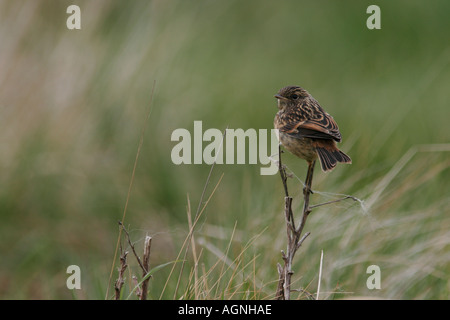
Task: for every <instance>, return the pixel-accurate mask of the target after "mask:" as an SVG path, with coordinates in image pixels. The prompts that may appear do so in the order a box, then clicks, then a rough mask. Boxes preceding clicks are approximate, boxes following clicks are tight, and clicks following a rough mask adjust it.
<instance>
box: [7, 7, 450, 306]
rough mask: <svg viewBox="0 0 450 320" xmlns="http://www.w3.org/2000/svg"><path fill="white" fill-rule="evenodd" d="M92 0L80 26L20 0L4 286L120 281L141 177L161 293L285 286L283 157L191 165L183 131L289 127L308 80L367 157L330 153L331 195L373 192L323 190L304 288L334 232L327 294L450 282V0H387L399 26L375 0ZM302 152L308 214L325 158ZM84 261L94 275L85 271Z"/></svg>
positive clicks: (302, 295)
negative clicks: (375, 24)
mask: <svg viewBox="0 0 450 320" xmlns="http://www.w3.org/2000/svg"><path fill="white" fill-rule="evenodd" d="M75 2H76V3H75V4H77V5H79V6H80V8H81V15H82V22H81V26H82V29H81V30H68V29H67V28H66V19H67V17H68V14H67V13H66V8H67V5H68V4H67V3H66V2H64V1H49V0H34V1H26V2H24V1H11V0H2V1H0V39H1V43H2V45H1V47H2V49H1V50H0V69H1V70H2V72H1V73H0V83H1V85H0V97H1V99H0V149H1V151H0V168H1V172H2V174H1V175H0V216H1V224H0V252H1V254H2V263H1V264H0V298H3V299H12V298H17V299H72V298H76V299H104V298H105V296H106V292H107V287H108V282H109V283H110V287H109V293H108V295H107V298H108V299H112V298H114V281H115V280H116V279H117V277H118V268H119V267H120V262H119V257H118V256H117V257H116V261H114V264H115V265H114V269H113V270H114V273H113V276H112V278H111V279H109V277H110V270H111V267H112V264H113V257H114V251H115V246H116V243H117V239H118V235H119V230H120V226H119V225H118V221H119V220H122V217H123V212H124V207H125V203H126V201H127V197H128V196H129V201H128V206H127V210H126V217H125V219H124V221H122V222H123V225H124V226H125V227H126V228H127V230H128V233H129V236H130V240H131V242H132V243H133V244H134V245H135V247H136V251H137V252H138V254H142V252H143V247H144V239H145V237H146V235H149V236H151V237H152V243H151V255H150V265H149V268H150V269H151V270H153V271H154V272H153V273H152V277H151V278H150V280H149V282H148V295H147V298H148V299H159V298H162V299H173V298H177V299H178V298H184V299H231V298H233V299H273V298H274V296H275V292H276V288H277V282H278V272H277V263H281V262H282V258H281V250H285V248H286V241H287V240H286V224H285V220H284V219H285V217H284V190H283V184H282V182H281V179H280V176H279V174H275V175H273V176H262V175H260V174H259V172H260V167H261V166H260V165H237V164H236V165H226V164H223V165H219V164H218V165H215V166H214V168H213V169H212V170H211V166H210V165H206V164H201V165H200V164H199V165H178V166H177V165H174V164H173V163H172V161H171V157H170V154H171V150H172V148H173V147H174V145H175V144H176V143H175V142H172V141H171V133H172V132H173V130H175V129H177V128H186V129H188V130H189V131H191V132H192V130H193V123H194V121H195V120H202V121H203V129H204V130H206V129H207V128H218V129H220V130H224V129H225V128H227V127H228V128H234V129H236V128H243V129H248V128H255V129H271V128H272V126H273V125H272V123H273V117H274V115H275V112H276V110H277V109H276V101H275V99H274V98H273V95H274V94H275V93H276V92H277V91H278V89H280V88H281V87H283V86H285V85H291V84H295V85H300V86H302V87H304V88H306V89H307V90H308V91H309V92H310V93H311V94H312V95H313V96H314V97H315V98H316V99H317V100H318V101H319V102H320V103H321V104H322V105H323V107H324V108H325V109H326V110H327V111H328V112H330V114H332V115H333V117H334V118H335V119H336V121H337V122H338V123H339V126H340V131H341V133H342V136H343V143H342V144H340V149H342V150H343V151H344V152H346V153H347V154H349V155H350V156H351V158H352V160H353V164H352V165H340V166H338V167H337V168H336V169H335V170H334V171H333V172H332V173H328V174H324V173H322V172H321V171H320V170H319V169H318V168H316V171H315V173H314V182H313V190H314V191H315V193H314V194H313V195H311V198H310V202H311V204H312V205H314V204H317V203H322V202H326V201H332V200H335V199H338V198H340V197H341V196H340V194H347V195H352V196H354V197H357V198H359V199H362V200H363V201H364V202H363V205H362V204H360V203H359V202H355V201H352V200H346V201H341V202H338V203H334V204H330V205H327V206H322V207H317V208H315V209H314V211H313V213H311V215H310V216H309V218H308V221H307V223H306V226H305V229H304V230H305V232H311V234H310V235H309V237H308V238H307V239H306V240H305V241H304V242H303V244H302V247H301V248H300V249H299V251H298V252H297V254H296V256H295V260H294V263H293V267H292V269H293V270H294V271H295V273H294V274H293V276H292V284H291V288H292V289H295V290H297V291H295V292H292V294H291V298H292V299H297V298H298V299H309V298H315V294H316V292H317V289H318V280H319V279H318V275H319V264H320V257H321V251H322V250H323V261H322V272H321V275H322V276H321V286H320V299H341V298H349V299H352V298H356V297H361V296H364V297H373V298H394V299H448V297H449V296H450V287H449V283H450V282H449V274H450V267H449V266H450V239H449V231H448V230H449V227H450V197H449V190H450V169H449V168H450V161H449V159H450V157H449V155H450V153H449V144H450V141H449V137H450V129H449V128H450V127H449V125H448V121H449V119H450V108H449V104H450V93H449V90H448V88H449V83H450V44H449V41H448V39H449V30H450V20H449V19H448V12H450V2H449V1H446V0H436V1H433V2H432V3H424V2H423V1H419V0H413V1H411V0H409V1H395V2H392V1H389V2H388V1H379V3H378V5H379V6H380V8H381V19H382V22H381V26H382V28H381V30H368V29H367V27H366V19H367V18H368V16H369V15H368V14H367V13H366V9H367V7H368V6H369V5H370V4H373V3H372V2H368V1H358V2H355V1H331V0H329V1H283V2H274V1H265V0H264V1H253V0H249V1H237V0H228V1H203V0H202V1H182V0H179V1H175V0H172V1H133V3H132V4H131V3H130V2H127V1H119V0H108V1H87V0H84V1H81V0H80V1H75ZM71 4H72V3H71ZM154 84H155V89H154V93H153V99H152V102H151V104H150V100H151V96H152V87H153V85H154ZM149 110H151V112H150V115H149V117H148V118H147V114H148V112H149ZM145 126H147V127H146V130H145V132H144V134H143V136H142V139H143V140H142V147H141V149H140V155H139V159H138V161H137V165H136V170H135V175H134V179H133V184H132V187H131V189H130V192H129V186H130V180H131V177H132V172H133V166H134V164H135V160H136V154H137V150H138V146H139V143H140V138H141V134H142V132H143V129H144V127H145ZM283 163H284V164H285V165H287V167H288V168H289V171H290V172H292V173H293V178H292V179H288V184H289V191H290V195H291V196H292V197H293V203H292V208H293V211H294V213H296V214H298V213H300V212H301V208H302V201H301V200H302V187H303V186H302V184H301V181H303V180H304V178H305V173H306V163H305V162H304V161H300V160H299V159H297V158H296V157H294V156H292V155H290V154H287V153H286V154H284V155H283ZM200 212H201V214H200ZM197 213H198V215H197ZM196 217H198V220H197V221H196ZM297 219H298V218H297ZM190 225H192V226H194V228H193V229H192V230H193V232H192V233H190V232H189V230H190ZM120 242H121V244H122V248H123V250H127V251H129V252H130V253H129V254H128V268H127V270H126V272H125V273H124V278H125V279H124V285H123V288H122V295H121V297H122V298H123V299H125V298H127V297H128V296H129V297H130V299H137V297H136V295H134V294H131V295H130V293H131V292H132V290H134V288H135V282H133V280H132V275H136V277H137V278H138V280H137V281H138V282H139V281H141V279H142V270H141V269H140V267H139V265H138V263H137V262H136V260H135V259H134V258H133V256H132V255H131V250H130V246H129V244H128V242H127V239H126V237H125V235H124V234H122V237H121V239H120ZM69 265H78V266H79V267H80V269H81V290H73V291H71V290H68V289H67V287H66V279H67V277H68V274H67V273H66V269H67V267H68V266H69ZM370 265H378V266H379V267H380V270H381V289H379V290H377V289H374V290H369V289H368V288H367V286H366V281H367V278H368V276H369V274H367V273H366V270H367V267H369V266H370ZM158 267H159V268H158Z"/></svg>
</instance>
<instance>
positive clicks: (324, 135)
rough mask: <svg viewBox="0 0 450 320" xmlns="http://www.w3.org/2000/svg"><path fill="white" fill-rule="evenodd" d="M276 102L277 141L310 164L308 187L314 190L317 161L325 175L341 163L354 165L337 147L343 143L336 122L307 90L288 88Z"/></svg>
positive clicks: (279, 95)
mask: <svg viewBox="0 0 450 320" xmlns="http://www.w3.org/2000/svg"><path fill="white" fill-rule="evenodd" d="M275 98H277V99H278V109H279V111H278V112H277V114H276V115H275V119H274V126H275V129H278V130H279V137H278V138H279V140H280V142H281V144H282V145H283V146H284V147H285V148H286V149H287V150H288V151H289V152H291V153H292V154H294V155H296V156H297V157H299V158H302V159H305V160H306V161H307V162H308V174H307V178H306V185H307V186H308V185H309V187H310V186H311V179H312V172H313V170H314V164H315V161H316V159H317V158H319V160H320V164H321V166H322V170H323V171H324V172H327V171H331V170H333V169H334V167H336V164H337V163H338V162H342V163H352V160H351V159H350V157H349V156H348V155H346V154H345V153H343V152H342V151H340V150H339V149H338V148H337V146H336V142H340V141H341V139H342V138H341V133H340V132H339V128H338V126H337V123H336V121H334V119H333V117H332V116H330V115H329V114H328V113H327V112H325V110H323V109H322V107H321V106H320V105H319V103H318V102H317V101H316V99H314V98H313V97H312V96H311V95H310V94H309V93H308V92H307V91H306V90H305V89H303V88H301V87H297V86H288V87H285V88H282V89H281V90H280V91H278V93H277V94H276V95H275ZM308 182H309V184H308ZM308 191H310V190H308Z"/></svg>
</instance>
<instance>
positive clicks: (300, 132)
mask: <svg viewBox="0 0 450 320" xmlns="http://www.w3.org/2000/svg"><path fill="white" fill-rule="evenodd" d="M287 120H288V121H287V123H286V124H285V125H284V126H283V127H281V128H280V131H282V132H285V133H287V134H289V135H291V136H293V137H296V138H304V137H306V138H315V139H333V140H335V141H337V142H340V141H341V139H342V137H341V133H340V132H339V128H338V125H337V123H336V121H334V119H333V117H332V116H330V115H329V114H328V113H326V112H325V111H324V110H323V109H322V108H321V107H320V106H319V104H318V103H317V102H316V103H315V104H310V105H308V106H306V105H303V106H302V107H301V108H299V109H298V111H297V112H295V113H294V114H292V115H291V116H290V117H289V119H287Z"/></svg>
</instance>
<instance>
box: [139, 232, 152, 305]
mask: <svg viewBox="0 0 450 320" xmlns="http://www.w3.org/2000/svg"><path fill="white" fill-rule="evenodd" d="M151 247H152V237H150V236H146V237H145V242H144V257H143V266H142V267H143V272H142V277H143V278H144V279H145V280H144V281H142V289H141V294H140V296H139V299H140V300H147V288H148V282H149V280H150V277H147V273H148V270H149V269H148V267H149V265H150V249H151Z"/></svg>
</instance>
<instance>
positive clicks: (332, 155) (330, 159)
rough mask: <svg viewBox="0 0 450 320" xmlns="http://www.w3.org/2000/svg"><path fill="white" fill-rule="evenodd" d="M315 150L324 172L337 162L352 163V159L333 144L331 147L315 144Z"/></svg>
mask: <svg viewBox="0 0 450 320" xmlns="http://www.w3.org/2000/svg"><path fill="white" fill-rule="evenodd" d="M316 151H317V155H318V156H319V160H320V165H321V166H322V170H323V171H324V172H327V171H331V170H333V169H334V167H336V164H337V163H338V162H342V163H352V159H350V157H349V156H348V155H346V154H345V153H343V152H342V151H341V150H339V149H338V148H337V147H336V145H333V147H330V146H316Z"/></svg>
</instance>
